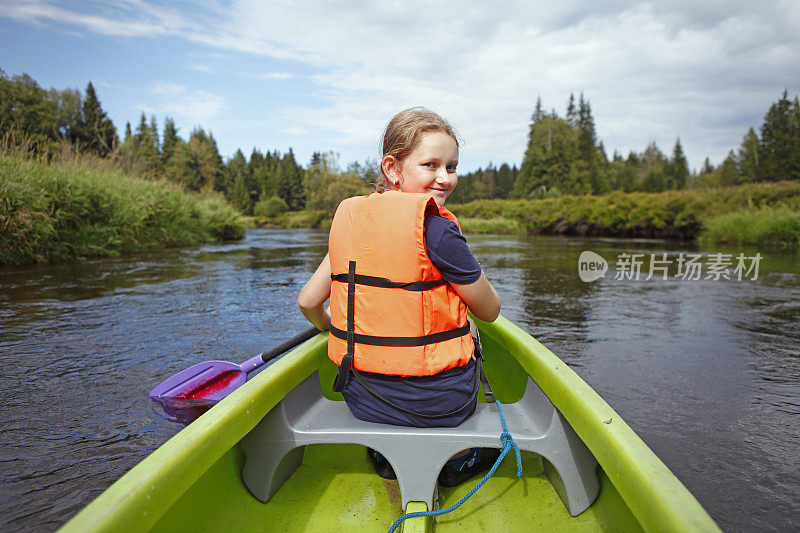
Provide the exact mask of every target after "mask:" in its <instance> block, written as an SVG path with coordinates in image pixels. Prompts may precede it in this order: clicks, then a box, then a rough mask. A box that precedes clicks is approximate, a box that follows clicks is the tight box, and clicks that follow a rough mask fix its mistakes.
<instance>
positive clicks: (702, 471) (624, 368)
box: [0, 230, 800, 531]
mask: <svg viewBox="0 0 800 533" xmlns="http://www.w3.org/2000/svg"><path fill="white" fill-rule="evenodd" d="M469 241H470V244H471V247H472V249H473V251H474V252H475V254H476V256H477V257H478V259H479V261H480V262H481V264H482V266H483V268H484V269H485V271H486V273H487V275H488V276H489V278H490V279H491V280H492V281H493V282H494V284H495V286H496V287H497V288H498V291H499V292H500V293H501V296H502V298H503V314H504V315H505V316H506V317H508V318H510V319H511V320H513V321H514V322H516V323H518V324H519V325H520V326H521V327H523V328H524V329H526V330H527V331H529V332H530V333H532V334H533V335H535V336H536V337H537V338H539V340H541V341H542V342H543V343H545V344H546V345H547V346H548V347H550V348H551V350H553V351H554V352H555V353H556V354H557V355H559V356H561V357H562V358H563V359H564V360H565V361H566V362H567V363H568V364H569V365H570V366H572V367H573V368H574V369H575V370H576V371H577V372H578V373H579V374H580V375H581V377H583V378H584V379H585V380H586V381H587V382H589V384H590V385H592V387H594V388H595V389H596V390H597V391H598V392H599V393H600V394H601V395H602V396H603V397H604V398H605V399H606V400H607V401H608V402H609V403H610V404H611V406H612V407H614V409H616V410H617V412H619V413H620V415H621V416H622V417H623V418H625V419H626V421H627V422H628V423H629V424H630V425H631V426H632V427H633V428H634V429H635V430H636V431H637V432H638V433H639V435H641V436H642V438H643V439H644V440H645V442H647V443H648V444H649V445H650V446H651V447H652V448H653V450H654V451H655V452H656V454H658V455H659V456H660V457H661V458H662V459H663V460H664V461H665V462H666V463H667V465H668V466H669V467H670V468H671V469H672V470H673V472H675V473H676V475H678V477H679V478H680V479H681V480H682V481H683V482H684V483H685V484H686V485H687V486H688V487H689V488H690V490H692V492H693V493H694V494H695V495H696V496H697V497H698V499H699V500H700V502H701V503H702V504H703V505H704V506H705V507H706V508H707V509H708V510H709V512H710V513H711V514H712V516H713V517H714V518H715V519H716V520H717V521H718V522H719V523H720V525H721V526H722V527H723V528H724V529H726V530H731V531H733V530H740V529H745V530H789V529H793V528H796V527H797V525H798V523H800V503H798V499H797V497H796V494H797V492H798V490H800V473H799V472H800V452H798V449H800V448H798V444H800V417H798V416H797V415H798V414H800V387H799V386H798V385H800V320H798V319H799V318H800V272H799V270H800V265H798V261H797V259H798V256H796V255H789V254H783V255H781V254H777V255H769V254H765V253H764V251H763V250H762V251H761V254H762V255H763V256H764V259H763V260H762V262H761V265H760V275H759V279H758V280H755V281H753V280H746V281H725V280H720V281H712V280H698V281H681V280H676V279H669V280H666V281H665V280H661V279H658V278H654V279H651V280H649V281H644V276H643V277H642V280H641V281H634V280H625V281H622V280H616V279H614V271H613V270H614V268H613V267H614V259H615V257H616V256H617V255H618V254H619V253H623V252H628V253H630V252H634V251H635V252H638V253H645V254H649V253H651V252H652V253H661V252H665V251H667V252H670V253H671V254H673V255H675V254H678V253H680V252H682V251H696V250H690V249H689V248H685V247H681V246H680V245H675V244H665V243H663V242H656V241H651V242H646V241H643V242H632V241H615V240H608V239H591V240H590V239H574V238H573V239H564V238H550V237H507V236H504V237H497V236H472V237H470V238H469ZM326 244H327V236H326V235H325V234H324V233H323V232H319V231H305V230H295V231H284V230H253V231H250V232H248V234H247V237H246V238H245V240H243V241H241V242H237V243H231V244H223V245H213V246H205V247H202V248H197V249H191V250H179V251H174V250H173V251H169V252H164V253H158V254H152V255H146V256H136V257H133V258H131V257H129V258H117V259H102V260H91V261H83V262H78V263H73V264H65V265H56V266H42V267H33V268H24V269H3V270H0V325H1V326H0V355H2V363H3V372H2V374H1V375H0V394H2V395H3V398H4V409H3V411H4V420H3V425H2V428H3V431H2V436H0V449H1V450H2V452H0V453H1V454H0V462H1V463H2V470H1V471H0V481H2V484H0V516H2V521H3V525H4V528H6V529H10V530H23V529H24V530H30V529H33V528H36V529H44V530H53V529H55V528H56V527H57V526H58V525H59V524H61V523H63V522H64V521H66V520H67V519H68V518H69V517H70V516H72V515H73V514H74V513H75V512H77V510H79V509H80V508H81V507H83V506H84V505H85V504H86V503H88V502H89V501H90V500H91V499H92V498H93V497H95V496H96V495H97V494H99V493H100V492H101V491H102V490H103V489H105V488H106V487H107V486H108V485H110V484H111V483H112V482H113V481H114V480H115V479H117V478H118V477H119V476H120V475H121V474H122V473H124V472H125V471H127V470H128V469H130V468H131V467H132V466H133V465H134V464H136V463H137V462H138V461H140V460H141V459H142V458H144V457H145V456H146V455H147V454H148V453H149V452H150V451H152V450H153V449H155V448H156V447H158V446H159V445H160V444H161V443H163V442H164V441H166V440H167V439H168V438H169V437H170V436H171V435H173V434H174V433H176V432H177V431H178V430H179V429H180V428H181V427H182V426H181V424H180V421H179V420H177V419H175V418H174V416H170V415H168V414H165V413H164V412H163V410H162V409H161V408H160V407H159V406H157V405H155V404H152V403H151V402H150V401H149V399H148V397H147V393H148V392H149V390H150V389H151V388H152V387H154V386H155V385H157V384H158V383H160V382H161V381H162V380H163V379H165V378H167V377H168V376H170V375H172V374H173V373H175V372H177V371H179V370H182V369H184V368H186V367H188V366H191V365H192V364H194V363H197V362H200V361H203V360H206V359H223V360H230V361H233V362H241V361H243V360H245V359H247V358H249V357H251V356H252V355H254V354H256V353H259V352H261V351H263V350H264V349H266V348H268V347H270V346H272V345H275V344H278V343H279V342H281V341H282V340H285V338H286V337H287V335H288V334H290V333H293V332H299V331H301V330H302V329H304V328H306V327H307V323H306V322H305V321H304V319H303V318H302V316H301V315H300V313H299V311H297V309H296V305H295V298H296V295H297V292H298V290H299V288H300V286H302V284H303V283H304V282H305V280H306V279H307V278H308V276H309V275H310V274H311V272H313V270H314V269H315V268H316V265H317V263H318V262H319V260H320V259H321V258H322V256H323V255H324V253H325V250H326ZM583 250H592V251H594V252H596V253H598V254H600V255H601V256H603V257H605V258H606V259H607V260H608V261H609V263H610V264H611V269H610V270H609V272H608V273H607V274H606V276H605V278H603V279H600V280H598V281H595V282H592V283H584V282H582V281H580V279H579V278H578V275H577V260H578V256H579V254H580V253H581V251H583ZM745 252H746V253H748V254H754V253H755V250H745ZM671 273H673V272H671Z"/></svg>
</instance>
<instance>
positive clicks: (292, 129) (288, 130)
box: [281, 127, 308, 136]
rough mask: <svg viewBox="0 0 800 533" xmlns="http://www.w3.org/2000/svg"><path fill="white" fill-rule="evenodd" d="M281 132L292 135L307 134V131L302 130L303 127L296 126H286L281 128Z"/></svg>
mask: <svg viewBox="0 0 800 533" xmlns="http://www.w3.org/2000/svg"><path fill="white" fill-rule="evenodd" d="M281 131H282V132H283V133H286V134H287V135H294V136H303V135H308V131H306V130H304V129H303V128H298V127H288V128H284V129H282V130H281Z"/></svg>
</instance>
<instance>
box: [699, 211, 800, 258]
mask: <svg viewBox="0 0 800 533" xmlns="http://www.w3.org/2000/svg"><path fill="white" fill-rule="evenodd" d="M700 241H701V242H705V243H725V244H757V245H760V246H770V247H777V248H786V249H790V250H798V249H800V212H798V211H792V210H790V209H788V208H786V207H780V208H777V209H775V208H771V207H764V208H762V209H746V210H740V211H734V212H732V213H726V214H724V215H719V216H716V217H713V218H711V219H709V220H708V221H706V223H705V228H704V231H703V233H702V235H701V236H700Z"/></svg>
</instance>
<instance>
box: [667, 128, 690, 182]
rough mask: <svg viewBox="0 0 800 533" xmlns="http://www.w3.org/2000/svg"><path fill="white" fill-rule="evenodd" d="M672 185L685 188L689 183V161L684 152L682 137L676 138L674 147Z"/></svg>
mask: <svg viewBox="0 0 800 533" xmlns="http://www.w3.org/2000/svg"><path fill="white" fill-rule="evenodd" d="M669 170H670V176H669V177H670V181H671V182H672V183H671V184H670V185H671V187H672V188H676V189H685V188H686V186H687V185H688V183H689V162H688V161H687V160H686V156H685V155H684V154H683V147H682V146H681V139H680V137H678V138H677V139H675V147H674V148H673V149H672V159H671V160H670V165H669Z"/></svg>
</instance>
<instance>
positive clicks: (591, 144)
mask: <svg viewBox="0 0 800 533" xmlns="http://www.w3.org/2000/svg"><path fill="white" fill-rule="evenodd" d="M577 127H578V152H579V157H580V159H582V160H583V161H585V162H586V163H587V164H589V165H591V164H592V163H593V161H594V154H595V151H596V150H595V149H596V144H597V132H596V131H595V128H594V118H592V108H591V105H590V104H589V101H588V100H584V99H583V93H581V97H580V101H579V107H578V124H577Z"/></svg>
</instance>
